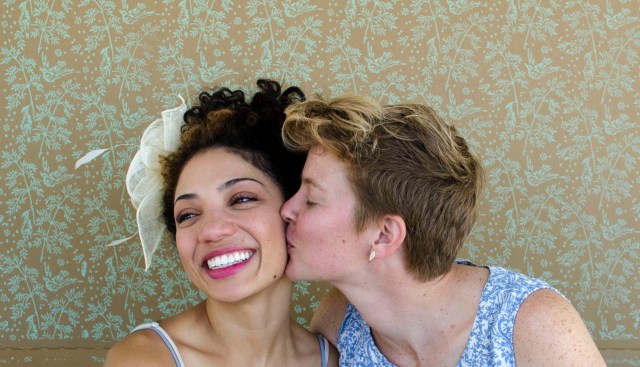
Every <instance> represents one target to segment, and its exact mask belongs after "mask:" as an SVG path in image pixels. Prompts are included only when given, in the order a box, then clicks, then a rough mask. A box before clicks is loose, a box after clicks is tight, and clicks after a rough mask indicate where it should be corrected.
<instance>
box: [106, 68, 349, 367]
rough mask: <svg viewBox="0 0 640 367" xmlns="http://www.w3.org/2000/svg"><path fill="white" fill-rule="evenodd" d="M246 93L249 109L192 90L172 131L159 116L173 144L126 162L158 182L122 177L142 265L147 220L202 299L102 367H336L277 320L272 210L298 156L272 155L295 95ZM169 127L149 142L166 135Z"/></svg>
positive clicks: (279, 253)
mask: <svg viewBox="0 0 640 367" xmlns="http://www.w3.org/2000/svg"><path fill="white" fill-rule="evenodd" d="M258 87H259V88H260V90H259V91H258V92H257V93H256V94H255V95H254V96H253V98H252V100H251V102H249V103H247V102H246V101H245V96H244V93H243V92H242V91H231V90H229V89H226V88H222V89H219V90H217V91H214V92H213V93H209V92H202V93H201V94H200V96H199V101H200V104H199V105H198V106H196V107H193V108H192V109H190V110H188V111H186V113H184V125H183V124H182V114H181V113H180V114H178V113H176V110H174V111H169V112H168V113H167V112H166V113H163V116H164V117H165V120H166V121H164V122H165V127H166V126H169V127H171V126H173V131H180V132H181V133H180V141H179V143H177V144H176V147H175V149H173V150H170V149H169V150H168V151H167V152H165V153H166V154H162V152H161V150H158V151H160V154H157V152H156V151H153V154H152V153H149V152H148V151H147V150H145V149H144V147H143V148H141V151H140V152H139V154H138V155H136V158H134V162H136V163H140V165H139V166H138V167H143V168H144V167H146V168H148V169H151V168H152V167H156V168H157V167H158V166H160V171H161V174H162V185H161V190H159V191H160V194H157V193H155V194H154V191H153V190H151V189H150V187H151V186H153V185H149V182H147V181H149V180H148V179H146V178H145V177H153V175H147V173H145V172H143V171H144V169H138V168H135V169H130V171H129V174H128V186H129V188H130V192H133V193H143V194H142V195H140V197H138V199H139V200H134V204H137V209H138V220H139V227H140V236H141V239H142V242H143V244H144V246H145V259H146V261H147V267H148V266H150V264H151V259H152V255H153V252H154V250H155V247H156V243H157V242H154V241H155V239H156V238H158V236H157V234H155V233H151V236H150V234H149V233H148V231H146V229H148V228H153V225H150V226H147V224H148V223H149V222H154V221H155V222H158V221H159V222H163V223H164V226H165V227H166V230H168V232H170V233H171V234H172V235H173V236H174V239H175V242H176V247H177V250H178V254H179V257H180V260H181V262H182V265H183V267H184V269H185V271H186V273H187V274H188V276H189V278H190V280H191V281H192V282H193V284H194V285H195V286H196V287H198V289H200V290H201V291H202V292H204V293H205V294H206V295H207V298H206V299H205V301H203V302H202V303H200V304H198V305H197V306H195V307H194V308H192V309H189V310H187V311H185V312H183V313H180V314H178V315H175V316H173V317H170V318H168V319H165V320H162V321H160V322H159V323H156V322H154V323H151V324H145V325H141V326H139V327H138V328H136V329H135V330H134V332H133V333H132V334H130V335H128V336H127V337H125V338H124V339H123V340H121V341H120V342H118V343H117V344H116V345H115V346H114V347H113V348H112V349H111V350H110V351H109V354H108V355H107V360H106V363H105V366H131V365H144V366H168V365H176V366H205V365H240V366H245V365H257V364H260V365H277V366H314V367H317V366H335V365H337V360H338V358H337V352H336V351H335V349H334V348H333V347H332V346H330V345H329V343H328V342H327V340H326V339H325V338H323V337H321V336H314V335H312V334H310V333H309V332H308V331H307V330H305V329H304V328H303V327H301V326H300V325H298V324H297V323H296V322H294V321H292V320H290V319H289V309H290V301H291V286H292V284H291V281H290V280H289V279H288V278H286V277H284V276H283V275H284V269H285V266H286V262H287V249H286V245H285V244H286V241H285V233H284V231H285V225H284V222H283V221H282V219H281V217H280V214H279V211H280V208H281V206H282V204H283V203H284V200H285V199H287V198H288V197H290V196H291V195H292V193H293V192H295V190H296V189H297V188H298V186H299V183H300V181H299V180H300V179H299V177H300V173H301V170H302V165H303V163H304V158H305V157H304V155H299V154H294V153H291V152H289V151H287V150H286V149H285V148H284V146H283V143H282V140H281V137H280V130H281V127H282V123H283V121H284V118H285V115H284V112H283V111H284V109H285V108H286V107H287V106H288V105H290V104H292V103H295V102H297V101H300V100H303V99H304V94H303V93H302V91H301V90H300V89H298V88H296V87H291V88H289V89H287V90H285V91H284V92H282V94H281V88H280V85H279V84H278V83H276V82H273V81H268V80H259V81H258ZM177 111H184V109H178V110H177ZM176 123H177V124H178V125H177V126H182V127H181V128H180V130H176V129H175V126H176ZM157 126H160V125H156V126H155V127H153V126H152V127H150V129H151V128H158V127H157ZM170 130H171V129H168V128H163V130H162V131H161V132H162V133H161V134H158V135H157V136H159V137H160V138H161V139H165V138H167V137H168V138H170V136H168V135H169V134H167V133H166V132H168V131H170ZM148 135H149V134H147V133H145V136H148ZM144 142H145V139H144V138H143V143H144ZM143 145H144V144H143ZM141 162H142V163H141ZM146 168H145V169H146ZM149 202H151V204H149ZM149 208H156V209H149ZM145 218H151V220H149V221H146V220H145Z"/></svg>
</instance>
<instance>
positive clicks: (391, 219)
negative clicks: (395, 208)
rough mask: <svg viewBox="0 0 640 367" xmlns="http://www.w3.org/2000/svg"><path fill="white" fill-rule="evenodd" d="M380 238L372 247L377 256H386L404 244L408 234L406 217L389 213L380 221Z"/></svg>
mask: <svg viewBox="0 0 640 367" xmlns="http://www.w3.org/2000/svg"><path fill="white" fill-rule="evenodd" d="M378 230H379V233H378V238H377V239H376V240H375V241H374V243H373V246H372V249H373V250H375V253H376V258H384V257H386V256H389V255H391V254H392V253H394V252H395V251H396V250H397V249H399V248H400V246H402V244H403V243H404V239H405V238H406V236H407V227H406V225H405V223H404V219H403V218H402V217H401V216H399V215H397V214H387V215H385V216H383V217H382V218H381V219H380V220H379V221H378Z"/></svg>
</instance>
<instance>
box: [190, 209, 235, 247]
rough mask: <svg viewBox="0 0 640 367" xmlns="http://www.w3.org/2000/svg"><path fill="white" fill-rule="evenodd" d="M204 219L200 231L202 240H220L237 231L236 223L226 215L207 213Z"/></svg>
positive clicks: (199, 236) (199, 234)
mask: <svg viewBox="0 0 640 367" xmlns="http://www.w3.org/2000/svg"><path fill="white" fill-rule="evenodd" d="M203 219H204V220H203V221H202V222H201V223H202V224H201V227H200V231H199V233H198V239H199V240H200V242H216V241H220V240H222V239H224V238H226V237H229V236H231V235H232V234H234V233H235V231H236V225H235V224H234V223H233V222H232V221H230V220H229V219H228V218H225V217H224V216H212V215H207V216H206V218H203Z"/></svg>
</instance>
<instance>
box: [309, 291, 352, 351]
mask: <svg viewBox="0 0 640 367" xmlns="http://www.w3.org/2000/svg"><path fill="white" fill-rule="evenodd" d="M348 305H349V300H347V298H346V297H345V296H344V294H342V292H340V291H339V290H338V289H337V288H331V290H329V293H327V294H326V295H325V296H324V297H323V298H322V300H321V301H320V305H319V306H318V309H317V310H316V312H315V313H314V315H313V318H312V319H311V331H312V332H314V333H319V334H322V335H324V336H325V337H326V338H327V339H329V341H330V342H331V343H332V344H333V345H336V342H337V339H338V333H339V332H340V327H341V326H342V320H343V319H344V314H345V312H346V310H347V306H348Z"/></svg>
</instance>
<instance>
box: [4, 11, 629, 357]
mask: <svg viewBox="0 0 640 367" xmlns="http://www.w3.org/2000/svg"><path fill="white" fill-rule="evenodd" d="M147 3H151V2H147ZM0 6H1V7H2V15H1V16H0V22H1V27H2V38H1V39H2V45H1V49H0V71H1V73H2V77H1V79H0V80H1V82H0V83H1V84H0V87H1V89H2V100H3V103H2V107H3V109H2V114H0V119H2V132H0V138H1V139H2V164H1V165H0V176H1V177H2V180H1V181H0V195H1V197H2V199H1V201H0V209H2V210H0V228H1V229H2V237H1V238H2V247H1V248H0V251H1V256H0V261H2V263H1V266H0V282H1V283H2V284H3V286H2V288H1V290H0V365H23V364H24V365H29V364H30V365H34V364H43V363H46V364H47V365H87V366H88V365H100V364H101V359H102V358H103V355H104V349H105V348H108V346H109V345H111V344H112V343H113V341H114V340H117V339H119V338H121V337H122V336H124V335H126V333H127V332H128V330H130V329H131V328H132V327H133V326H135V325H137V324H139V323H142V322H144V321H147V320H151V319H157V318H162V317H166V316H169V315H171V314H174V313H176V312H179V311H181V310H184V309H185V308H186V307H188V306H189V305H191V304H193V303H195V302H197V300H198V299H200V295H199V293H198V292H197V291H196V290H194V289H192V288H191V287H189V286H188V285H187V284H188V280H187V278H186V276H185V275H184V274H183V273H182V271H181V267H180V265H179V263H178V260H177V257H176V255H175V253H174V250H173V247H172V246H171V245H170V244H169V243H167V244H166V246H164V247H163V249H162V250H161V251H160V255H159V256H158V257H157V261H156V260H154V262H155V263H154V266H153V267H152V269H151V270H150V271H149V272H148V273H145V272H144V270H143V260H142V256H141V251H140V248H139V243H138V242H137V241H136V239H135V238H134V239H132V240H130V241H128V242H126V243H125V244H122V245H120V246H118V247H109V248H107V247H105V245H106V244H108V243H110V242H112V241H114V240H117V239H120V238H125V237H128V236H131V235H133V234H135V232H136V227H135V219H134V213H133V212H132V208H131V206H130V204H129V201H128V199H127V196H126V192H125V190H124V188H123V182H124V175H125V173H126V169H127V166H128V162H129V161H130V159H131V157H132V156H133V152H134V150H135V145H136V144H137V143H138V141H139V137H140V135H141V132H142V130H143V129H144V127H145V126H147V124H148V123H149V122H150V121H152V120H153V119H155V118H156V117H157V116H158V113H159V111H160V110H162V109H165V108H169V107H173V106H174V105H175V104H176V101H177V97H176V95H178V94H179V95H182V96H183V97H185V98H186V99H188V100H189V101H191V100H193V97H194V95H195V94H196V93H197V91H199V90H200V89H203V88H205V87H211V86H216V85H227V86H231V87H242V88H245V87H248V86H251V85H252V84H253V81H254V80H255V79H256V78H257V77H270V78H273V79H276V80H279V81H282V82H283V83H285V84H287V85H292V84H297V85H300V86H302V87H303V89H305V90H306V91H307V92H308V93H309V94H312V93H313V92H321V93H322V94H324V95H326V96H336V95H339V94H344V93H362V94H368V95H371V96H373V97H374V98H376V99H378V100H380V101H382V102H384V103H396V102H400V101H417V102H426V103H429V104H431V105H433V106H434V107H435V108H436V109H437V110H438V111H440V112H441V113H442V115H443V116H444V117H445V118H446V119H447V120H449V121H450V122H452V123H453V124H455V125H456V126H457V127H458V128H459V129H460V130H461V131H462V132H463V134H464V135H465V136H466V137H467V138H468V140H469V141H470V142H471V143H472V145H473V146H474V147H475V149H476V151H477V152H478V153H479V154H480V155H481V157H482V160H483V163H484V166H485V167H486V170H487V185H486V189H485V192H484V198H483V201H482V214H481V215H480V218H479V221H478V223H477V226H476V227H475V230H474V232H473V233H472V235H471V237H470V238H469V241H468V244H467V247H466V249H465V250H464V251H463V253H462V254H461V257H464V258H469V259H471V260H473V261H474V262H476V263H479V264H486V263H491V264H496V265H501V266H505V267H508V268H512V269H516V270H519V271H521V272H523V273H525V274H528V275H530V276H534V277H539V278H542V279H545V280H547V281H549V282H550V283H551V284H553V285H554V286H556V287H557V288H559V289H560V290H561V291H562V292H563V293H564V294H566V295H567V296H568V298H569V299H571V300H572V302H573V303H574V305H575V306H576V307H577V308H578V310H579V311H580V313H581V314H582V316H583V318H584V319H585V322H586V324H587V326H588V328H589V330H590V331H591V333H592V335H593V337H594V339H595V340H596V342H597V343H598V345H599V346H600V347H601V348H602V350H603V351H604V352H605V355H606V357H607V359H608V363H609V364H610V365H611V366H638V365H640V356H639V351H640V337H639V336H638V335H639V334H640V333H639V324H640V305H639V296H638V295H639V293H640V290H639V285H638V284H640V282H639V279H638V262H639V257H640V235H639V234H640V225H639V223H638V217H640V202H639V195H638V193H639V192H640V191H639V190H638V188H639V184H640V176H639V175H638V163H637V162H638V158H639V156H640V129H639V128H638V121H639V118H638V117H639V107H640V95H639V89H638V82H637V78H638V71H639V69H638V52H639V51H640V44H639V43H640V26H639V22H640V11H639V9H638V6H637V3H636V2H635V1H623V0H610V1H609V0H608V1H594V0H591V1H525V0H511V1H489V2H485V1H465V0H450V1H438V0H431V1H427V0H414V1H366V0H357V1H349V2H343V1H319V0H312V1H308V0H307V1H305V0H299V1H294V0H288V1H280V2H270V1H256V0H250V1H237V2H232V1H228V0H226V1H194V0H184V1H171V0H169V1H162V2H160V1H158V2H155V5H150V4H146V5H145V4H143V3H142V2H135V1H126V0H123V1H89V0H86V1H79V2H69V1H58V2H56V1H42V2H34V1H5V2H3V4H2V5H0ZM99 148H105V149H108V151H107V152H106V153H105V154H103V155H102V156H100V157H99V158H98V159H96V160H94V161H92V162H90V163H89V164H86V165H84V166H82V167H80V168H78V169H75V168H74V163H75V162H76V160H77V159H78V158H80V157H81V156H82V155H84V154H85V153H86V152H88V151H91V150H93V149H99ZM324 289H325V288H324V287H323V286H322V285H318V284H315V283H299V284H297V285H296V289H295V297H296V300H295V306H294V309H292V315H293V317H295V318H296V319H297V320H298V321H299V322H300V323H302V324H307V323H308V320H309V317H310V314H311V312H312V310H313V309H314V307H315V306H316V305H317V302H318V300H319V297H320V296H321V295H322V293H323V291H324ZM43 348H44V349H43Z"/></svg>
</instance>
